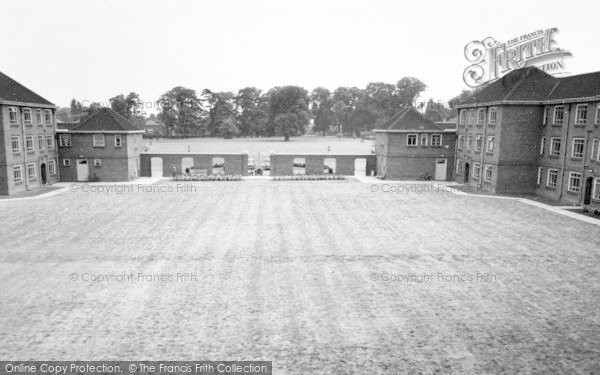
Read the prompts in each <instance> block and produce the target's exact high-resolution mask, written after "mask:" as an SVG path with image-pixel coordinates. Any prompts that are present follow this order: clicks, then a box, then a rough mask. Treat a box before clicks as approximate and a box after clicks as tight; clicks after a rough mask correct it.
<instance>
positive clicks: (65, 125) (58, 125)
mask: <svg viewBox="0 0 600 375" xmlns="http://www.w3.org/2000/svg"><path fill="white" fill-rule="evenodd" d="M77 125H79V123H78V122H58V121H57V122H56V128H57V129H66V130H71V129H73V128H74V127H76V126H77Z"/></svg>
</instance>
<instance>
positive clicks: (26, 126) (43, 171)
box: [0, 73, 58, 195]
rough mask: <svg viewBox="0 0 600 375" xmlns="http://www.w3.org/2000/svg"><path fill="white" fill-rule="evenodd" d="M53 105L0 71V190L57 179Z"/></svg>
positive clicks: (23, 188)
mask: <svg viewBox="0 0 600 375" xmlns="http://www.w3.org/2000/svg"><path fill="white" fill-rule="evenodd" d="M55 110H56V107H55V106H54V104H52V103H50V102H49V101H47V100H46V99H44V98H42V97H41V96H39V95H38V94H36V93H34V92H33V91H31V90H29V89H28V88H26V87H25V86H23V85H21V84H20V83H19V82H17V81H15V80H13V79H12V78H10V77H8V76H6V75H4V74H3V73H0V140H1V142H0V194H1V195H10V194H14V193H18V192H22V191H27V190H33V189H38V188H40V187H42V186H44V185H48V184H52V183H54V182H56V181H58V174H57V153H56V147H55V142H54V137H55V127H56V124H55V119H54V114H55Z"/></svg>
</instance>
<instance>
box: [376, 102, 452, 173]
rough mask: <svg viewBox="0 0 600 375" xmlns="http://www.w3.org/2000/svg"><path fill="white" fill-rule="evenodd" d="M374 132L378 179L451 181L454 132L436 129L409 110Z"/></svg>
mask: <svg viewBox="0 0 600 375" xmlns="http://www.w3.org/2000/svg"><path fill="white" fill-rule="evenodd" d="M373 132H374V133H375V154H376V155H377V176H378V177H379V178H382V179H397V180H423V179H431V180H438V181H450V180H452V179H453V174H454V164H455V163H454V148H455V144H456V129H452V128H450V127H448V128H446V127H441V126H438V125H436V124H435V123H433V122H432V121H429V120H428V119H426V118H425V117H423V116H422V115H421V114H420V113H419V112H417V111H416V110H415V109H413V108H410V109H407V110H404V111H402V112H399V113H398V114H396V115H395V116H394V117H392V118H391V119H390V120H389V121H387V122H386V123H385V124H384V125H383V126H382V129H375V130H373Z"/></svg>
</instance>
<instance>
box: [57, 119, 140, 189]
mask: <svg viewBox="0 0 600 375" xmlns="http://www.w3.org/2000/svg"><path fill="white" fill-rule="evenodd" d="M56 133H57V137H58V157H59V171H60V179H61V181H129V180H132V179H136V178H138V177H139V176H140V153H141V150H142V134H143V133H144V130H141V129H139V128H137V127H136V126H135V125H133V124H132V123H131V121H129V120H128V119H126V118H125V117H123V116H121V115H120V114H118V113H116V112H115V111H113V110H111V109H109V108H102V109H100V110H98V111H97V112H95V113H93V114H92V115H90V116H89V117H87V118H86V119H84V120H83V121H82V122H81V123H79V124H75V125H73V124H65V125H64V126H61V127H60V128H59V129H56Z"/></svg>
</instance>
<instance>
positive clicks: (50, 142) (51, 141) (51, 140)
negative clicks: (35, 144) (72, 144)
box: [46, 135, 54, 150]
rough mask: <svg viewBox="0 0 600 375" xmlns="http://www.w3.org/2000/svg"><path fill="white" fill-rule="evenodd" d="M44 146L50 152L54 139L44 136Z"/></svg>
mask: <svg viewBox="0 0 600 375" xmlns="http://www.w3.org/2000/svg"><path fill="white" fill-rule="evenodd" d="M46 146H48V150H52V149H53V148H54V138H52V136H51V135H47V136H46Z"/></svg>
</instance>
